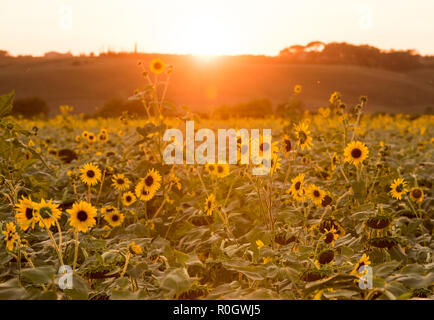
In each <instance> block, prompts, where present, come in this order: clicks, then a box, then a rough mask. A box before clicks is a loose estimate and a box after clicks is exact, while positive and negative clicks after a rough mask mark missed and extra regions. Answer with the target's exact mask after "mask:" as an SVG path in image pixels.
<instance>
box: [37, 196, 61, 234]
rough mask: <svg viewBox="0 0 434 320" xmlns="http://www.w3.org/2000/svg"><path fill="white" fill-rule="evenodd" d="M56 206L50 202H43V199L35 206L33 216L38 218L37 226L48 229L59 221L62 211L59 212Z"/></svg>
mask: <svg viewBox="0 0 434 320" xmlns="http://www.w3.org/2000/svg"><path fill="white" fill-rule="evenodd" d="M58 206H59V205H58V204H54V203H53V202H52V200H49V201H45V200H44V199H42V200H41V202H40V203H36V204H35V207H34V208H35V211H34V214H35V216H37V217H38V221H39V226H40V227H41V228H44V227H45V226H46V227H47V228H50V227H51V226H53V225H54V224H55V222H56V220H59V218H60V216H61V215H62V211H60V210H59V208H58Z"/></svg>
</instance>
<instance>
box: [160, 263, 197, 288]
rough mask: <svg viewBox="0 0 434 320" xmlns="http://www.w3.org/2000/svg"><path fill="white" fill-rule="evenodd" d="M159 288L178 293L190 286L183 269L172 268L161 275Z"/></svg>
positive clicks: (188, 278)
mask: <svg viewBox="0 0 434 320" xmlns="http://www.w3.org/2000/svg"><path fill="white" fill-rule="evenodd" d="M160 283H161V289H164V290H168V291H172V292H174V293H176V294H180V293H182V292H184V291H186V290H188V289H189V288H190V286H191V280H190V277H189V276H188V273H187V271H186V270H185V269H172V270H169V271H168V272H167V273H166V274H165V275H163V277H162V279H161V281H160Z"/></svg>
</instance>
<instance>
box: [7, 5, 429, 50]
mask: <svg viewBox="0 0 434 320" xmlns="http://www.w3.org/2000/svg"><path fill="white" fill-rule="evenodd" d="M433 12H434V1H433V0H413V1H408V0H327V1H325V0H297V1H293V0H218V1H216V0H152V1H150V0H37V1H35V0H1V3H0V50H1V49H3V50H7V51H9V52H10V53H11V54H13V55H18V54H32V55H43V54H44V53H45V52H48V51H58V52H67V51H70V52H72V53H74V54H80V53H89V52H95V53H99V52H102V51H106V50H107V49H110V50H113V51H132V50H134V45H135V43H137V46H138V49H139V51H141V52H149V53H192V54H229V55H235V54H264V55H277V54H278V53H279V51H280V50H281V49H283V48H285V47H287V46H290V45H292V44H307V43H309V42H310V41H315V40H319V41H323V42H333V41H337V42H343V41H345V42H349V43H353V44H370V45H373V46H376V47H379V48H381V49H386V50H388V49H415V50H417V51H418V52H420V53H422V54H434V41H432V38H433V35H434V17H433Z"/></svg>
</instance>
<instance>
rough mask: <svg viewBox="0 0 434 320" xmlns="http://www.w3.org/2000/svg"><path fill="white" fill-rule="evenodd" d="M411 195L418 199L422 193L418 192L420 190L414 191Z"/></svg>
mask: <svg viewBox="0 0 434 320" xmlns="http://www.w3.org/2000/svg"><path fill="white" fill-rule="evenodd" d="M412 194H413V197H414V198H416V199H418V198H420V197H421V196H422V191H420V189H414V190H413V193H412Z"/></svg>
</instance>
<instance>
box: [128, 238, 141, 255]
mask: <svg viewBox="0 0 434 320" xmlns="http://www.w3.org/2000/svg"><path fill="white" fill-rule="evenodd" d="M128 250H129V251H130V253H131V254H132V255H138V254H141V253H142V252H143V250H142V247H141V246H139V245H138V244H136V243H135V242H134V241H132V242H131V243H130V244H129V246H128Z"/></svg>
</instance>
